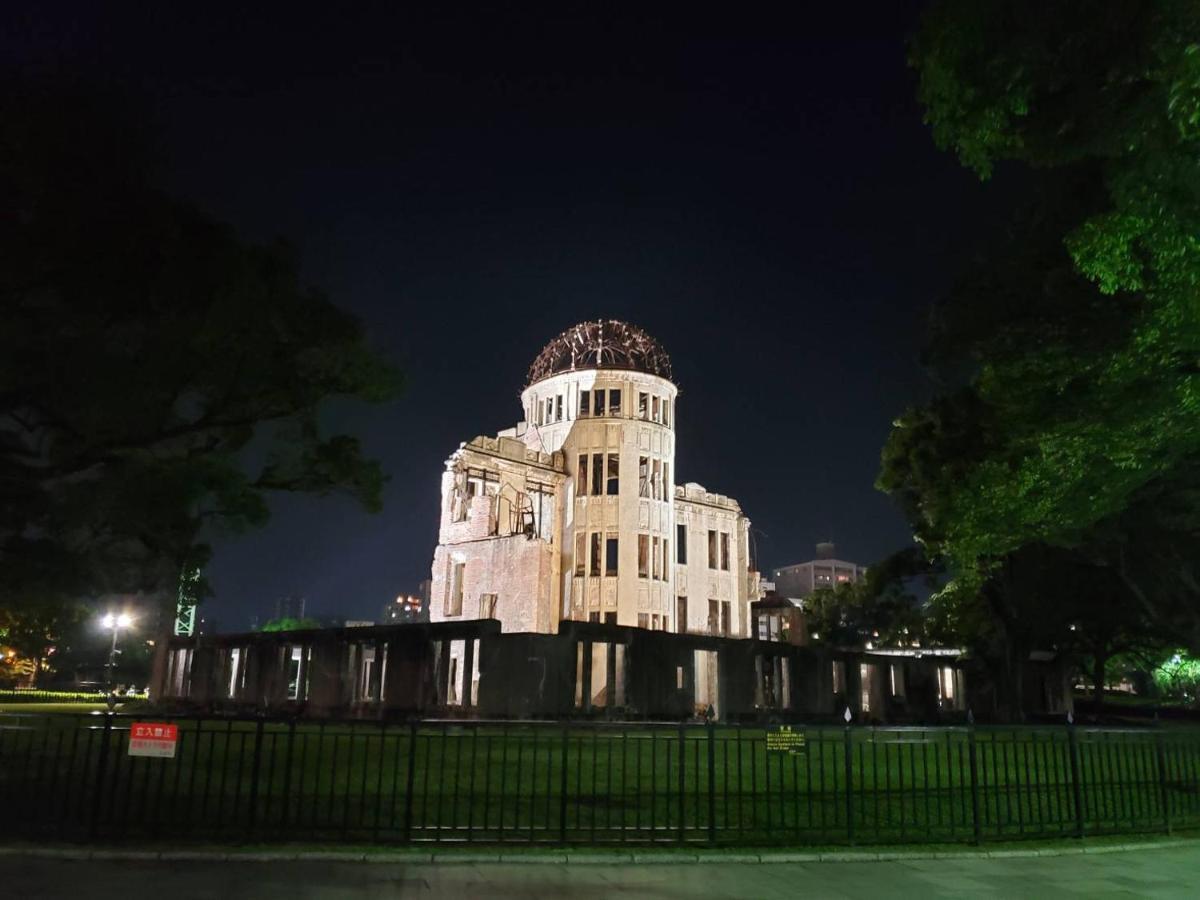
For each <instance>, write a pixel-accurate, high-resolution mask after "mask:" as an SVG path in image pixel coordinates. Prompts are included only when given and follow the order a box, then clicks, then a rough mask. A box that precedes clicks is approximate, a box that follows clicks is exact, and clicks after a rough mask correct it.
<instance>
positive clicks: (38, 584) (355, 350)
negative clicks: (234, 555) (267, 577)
mask: <svg viewBox="0 0 1200 900" xmlns="http://www.w3.org/2000/svg"><path fill="white" fill-rule="evenodd" d="M9 99H10V101H11V102H9V103H7V104H6V108H5V109H6V114H5V116H4V117H3V118H2V119H0V145H2V147H3V159H4V166H3V173H2V174H3V196H4V198H5V207H6V210H7V212H8V214H7V215H5V216H4V218H3V223H4V224H3V226H2V227H3V231H2V233H0V241H2V246H3V248H4V258H5V265H4V266H2V267H0V298H2V302H3V309H4V314H3V327H2V328H0V597H2V598H5V600H6V602H7V600H8V598H31V599H33V598H40V597H60V596H68V595H72V594H80V593H100V592H103V591H110V590H136V589H140V588H159V589H165V590H167V591H169V592H170V593H171V596H172V597H173V595H174V586H175V584H176V582H177V579H178V577H179V573H180V572H181V570H182V569H183V567H184V566H185V565H186V566H189V567H193V566H196V565H201V564H202V563H203V562H204V561H205V559H206V558H207V555H208V551H207V548H206V547H205V546H204V542H203V535H204V534H206V533H207V531H208V527H209V526H215V527H221V528H227V529H234V530H238V529H244V528H248V527H252V526H257V525H261V524H262V523H264V522H265V521H266V519H267V517H268V504H267V499H266V497H267V494H268V492H270V491H273V490H285V491H305V492H311V493H317V494H324V493H329V492H334V491H338V492H344V493H347V494H349V495H351V496H353V497H355V498H357V499H358V500H359V501H360V502H361V503H362V504H363V505H365V506H366V507H367V508H368V509H377V508H378V506H379V504H380V493H381V488H382V485H383V481H384V477H383V474H382V472H381V470H380V468H379V466H378V464H377V463H375V462H373V461H370V460H368V459H366V458H365V457H364V456H363V454H362V451H361V448H360V445H359V442H358V440H357V439H355V438H354V437H352V436H349V435H345V434H332V435H331V434H326V433H324V431H323V429H322V427H321V423H320V419H319V411H320V409H321V407H322V404H323V403H324V402H325V401H327V400H329V399H330V398H336V397H348V398H358V399H363V400H368V401H381V400H384V399H387V398H388V397H390V396H392V394H393V392H394V390H395V388H396V387H397V378H396V375H395V373H394V371H393V370H392V369H391V367H390V366H389V365H388V364H386V363H385V362H384V361H382V360H381V359H380V358H379V357H378V356H376V355H375V354H374V353H373V352H372V351H371V350H370V349H369V348H368V346H367V342H366V337H365V335H364V332H363V329H362V326H361V325H360V324H359V322H357V321H356V320H355V319H354V318H353V317H351V316H349V315H347V314H346V313H345V312H343V311H341V310H339V309H338V308H337V307H335V306H334V305H333V304H332V303H330V302H329V300H328V299H327V298H326V297H325V296H324V295H323V294H321V293H320V292H319V291H315V290H313V289H311V288H308V287H306V286H305V285H303V284H302V282H301V279H300V276H299V266H298V260H297V257H296V254H295V252H294V251H293V250H292V249H291V248H289V247H288V246H286V245H283V244H271V245H260V244H252V243H247V242H245V241H242V240H240V239H239V238H238V237H237V236H236V235H235V234H234V232H233V230H232V229H231V228H230V227H228V226H226V225H224V224H222V223H220V222H217V221H215V220H214V219H212V218H211V217H209V216H207V215H205V214H204V213H202V212H200V211H199V210H197V209H196V208H194V207H193V206H191V205H189V204H188V203H185V202H182V201H180V200H177V199H175V198H172V197H170V196H167V195H165V194H163V193H162V192H160V191H159V190H157V189H155V188H154V186H153V185H152V184H151V182H150V180H149V178H148V176H147V174H146V172H147V169H146V167H145V165H143V162H142V161H143V160H145V159H146V157H147V154H146V153H145V152H144V147H143V146H142V145H141V144H139V143H138V142H137V141H136V140H133V139H132V138H131V137H130V135H132V134H137V133H140V132H141V131H143V130H144V127H143V126H142V123H133V124H134V125H135V126H137V127H134V128H130V127H128V126H129V124H130V123H126V122H122V121H120V120H119V119H115V118H113V117H111V115H110V113H109V112H108V111H107V110H105V111H97V107H96V106H95V104H94V98H92V97H84V98H79V99H77V100H76V99H72V98H71V97H69V96H64V95H62V94H53V95H49V96H47V95H40V94H37V93H36V92H29V91H22V92H21V93H19V94H18V95H17V96H15V97H11V98H9Z"/></svg>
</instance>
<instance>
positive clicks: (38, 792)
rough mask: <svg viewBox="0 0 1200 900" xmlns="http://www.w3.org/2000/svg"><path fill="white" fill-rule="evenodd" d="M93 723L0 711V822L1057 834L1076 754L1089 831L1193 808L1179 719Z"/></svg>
mask: <svg viewBox="0 0 1200 900" xmlns="http://www.w3.org/2000/svg"><path fill="white" fill-rule="evenodd" d="M22 711H24V710H22ZM102 722H103V720H102V719H101V717H97V716H48V717H34V718H31V719H23V718H22V717H19V716H18V717H5V716H0V802H2V803H3V804H4V806H5V808H6V809H7V810H8V811H9V812H10V813H11V814H12V815H10V816H9V817H7V818H8V821H11V822H20V823H22V827H23V828H26V829H33V830H39V829H40V830H41V831H42V833H45V834H47V835H54V834H57V835H59V836H63V837H70V836H73V835H80V834H83V833H93V834H95V835H97V836H101V837H113V838H121V837H130V838H139V839H145V838H174V839H190V840H218V841H237V840H246V839H250V838H254V839H261V840H283V839H286V840H316V841H330V840H332V841H339V842H340V841H366V842H376V841H378V842H396V841H402V840H405V839H406V838H412V839H416V840H430V841H438V842H447V843H451V844H453V843H457V842H462V841H468V840H470V841H487V842H503V843H506V844H507V843H512V842H516V843H542V842H548V841H549V842H559V841H565V842H567V843H583V844H605V843H609V844H619V843H623V842H624V843H629V842H652V843H673V842H678V841H680V839H682V840H684V841H689V842H690V841H698V842H704V841H707V840H708V839H709V838H710V837H714V838H715V839H716V841H717V842H718V843H727V844H737V845H780V844H786V845H790V846H796V845H806V846H807V845H831V844H839V843H847V842H849V841H850V840H851V838H853V840H854V841H856V842H858V843H909V842H925V841H937V842H949V843H955V842H961V841H969V840H971V839H972V837H973V836H974V832H975V822H976V821H978V822H979V832H980V835H981V837H983V838H984V839H985V840H986V839H996V838H1002V839H1007V840H1019V839H1022V838H1032V837H1046V836H1070V835H1072V834H1074V831H1075V828H1076V808H1075V793H1074V788H1073V783H1074V782H1073V772H1075V771H1077V772H1078V774H1079V783H1080V791H1079V802H1080V810H1079V812H1080V813H1081V814H1082V818H1083V820H1084V824H1085V831H1086V833H1088V834H1102V833H1106V832H1137V831H1161V830H1162V829H1163V828H1164V827H1165V823H1166V813H1168V812H1169V814H1170V816H1171V821H1172V824H1173V825H1175V826H1177V827H1182V826H1184V825H1185V824H1187V823H1190V822H1195V823H1197V824H1200V803H1198V796H1200V794H1198V792H1197V786H1198V785H1200V770H1198V766H1200V734H1198V733H1196V732H1184V731H1172V732H1169V733H1164V732H1152V731H1141V732H1131V731H1126V732H1119V731H1118V732H1103V731H1092V730H1087V729H1079V731H1078V732H1077V735H1076V737H1077V743H1076V751H1075V756H1074V766H1073V765H1072V751H1071V745H1070V741H1069V739H1068V732H1067V730H1066V729H1065V728H1062V727H1055V728H1023V729H991V728H979V729H977V731H976V732H975V735H974V739H973V740H972V738H971V736H970V735H969V733H968V732H967V731H966V730H963V729H879V730H875V729H870V728H858V729H854V730H852V731H851V732H850V736H849V741H848V743H847V737H846V733H845V732H844V731H843V729H840V728H811V729H804V730H803V732H804V735H805V738H806V741H805V746H804V748H803V750H802V751H801V752H797V753H787V752H780V751H773V750H768V749H767V740H766V734H767V733H766V730H765V729H763V728H761V727H744V728H732V727H717V728H715V729H714V730H713V732H712V735H711V738H710V736H709V734H708V732H707V730H706V729H704V728H702V727H694V728H687V729H685V730H684V731H683V733H682V736H681V732H680V730H679V728H678V727H675V726H652V725H639V726H628V727H627V726H620V725H617V726H607V725H595V726H562V725H556V724H541V725H521V724H509V725H502V724H470V723H468V724H461V723H459V724H450V723H446V724H426V725H422V726H421V727H420V728H418V729H416V730H415V731H414V730H410V728H409V726H407V725H389V726H387V727H383V726H381V725H379V724H378V723H375V724H371V723H355V724H336V725H321V724H319V723H307V722H306V723H302V724H296V725H293V726H289V725H287V724H282V723H264V724H263V725H262V726H261V730H260V726H258V725H257V724H256V723H254V722H232V721H221V720H208V721H203V722H198V721H195V720H191V721H188V720H180V722H179V725H180V734H181V736H180V741H179V746H178V755H177V757H176V758H175V759H168V760H164V759H146V758H131V757H129V756H128V755H127V752H126V751H127V734H126V733H125V732H124V731H121V730H119V728H121V727H127V726H128V722H129V720H127V719H117V720H116V723H117V727H116V728H114V730H113V731H112V732H111V733H110V734H109V735H108V749H107V753H105V754H103V755H104V756H105V759H104V766H103V770H102V771H101V767H100V765H101V764H100V758H101V755H102V753H101V749H102V745H103V744H104V737H105V733H104V730H103V727H102ZM798 730H799V729H798ZM972 743H973V745H974V747H973V752H972ZM256 748H257V751H258V752H257V754H256V753H255V750H256ZM710 754H711V757H710ZM972 757H974V763H973V764H972ZM256 760H257V762H256ZM847 762H848V763H849V768H848V769H847ZM1160 763H1161V765H1162V766H1163V770H1162V771H1163V772H1165V774H1166V778H1165V785H1164V781H1163V780H1162V779H1160V777H1159V771H1160V770H1159V765H1160ZM972 773H973V774H974V777H972ZM972 785H974V788H972ZM1164 794H1165V799H1166V801H1167V804H1168V808H1166V809H1165V808H1164V806H1163V799H1164ZM93 816H94V819H93ZM710 824H711V830H710ZM27 833H28V832H27Z"/></svg>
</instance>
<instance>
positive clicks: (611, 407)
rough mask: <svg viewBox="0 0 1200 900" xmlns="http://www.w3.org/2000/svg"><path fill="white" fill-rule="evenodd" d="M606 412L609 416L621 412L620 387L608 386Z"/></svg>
mask: <svg viewBox="0 0 1200 900" xmlns="http://www.w3.org/2000/svg"><path fill="white" fill-rule="evenodd" d="M608 414H609V415H610V416H619V415H620V414H621V389H620V388H609V391H608Z"/></svg>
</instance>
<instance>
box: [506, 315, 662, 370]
mask: <svg viewBox="0 0 1200 900" xmlns="http://www.w3.org/2000/svg"><path fill="white" fill-rule="evenodd" d="M579 369H626V370H633V371H636V372H646V373H648V374H650V375H657V376H659V377H660V378H665V379H667V381H672V382H673V380H674V379H673V378H672V375H671V357H669V356H668V355H667V351H666V350H664V349H663V347H662V344H660V343H659V342H658V341H656V340H655V339H654V338H652V337H651V336H650V335H648V334H647V333H646V332H644V331H643V330H642V329H640V328H638V327H637V326H636V325H630V324H629V323H628V322H622V321H620V320H618V319H597V320H595V321H592V322H580V323H579V324H578V325H573V326H572V327H570V328H568V329H567V330H566V331H564V332H563V333H562V334H560V335H559V336H558V337H556V338H555V339H554V340H552V341H551V342H550V343H548V344H547V345H546V346H545V347H544V348H543V349H542V352H541V353H539V354H538V355H537V359H535V360H534V361H533V365H531V366H530V367H529V375H528V376H527V377H526V379H525V386H526V387H529V386H530V385H531V384H535V383H536V382H539V381H541V380H542V379H543V378H549V377H551V376H552V375H559V374H561V373H563V372H574V371H577V370H579Z"/></svg>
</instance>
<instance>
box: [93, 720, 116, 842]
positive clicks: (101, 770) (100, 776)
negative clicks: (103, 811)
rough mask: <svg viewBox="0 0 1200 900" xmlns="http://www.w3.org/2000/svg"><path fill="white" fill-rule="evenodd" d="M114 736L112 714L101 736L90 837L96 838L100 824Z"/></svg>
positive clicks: (105, 723)
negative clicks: (110, 745)
mask: <svg viewBox="0 0 1200 900" xmlns="http://www.w3.org/2000/svg"><path fill="white" fill-rule="evenodd" d="M111 736H112V713H109V714H108V715H106V716H105V717H104V733H103V734H102V735H101V736H100V759H99V760H98V761H97V763H96V793H95V795H94V796H93V797H92V821H91V824H90V825H89V826H88V837H90V838H91V839H92V840H95V838H96V830H97V827H98V826H99V824H100V805H101V803H102V802H103V801H104V779H105V776H106V775H107V774H108V773H107V771H106V768H107V764H108V743H109V738H110V737H111Z"/></svg>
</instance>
